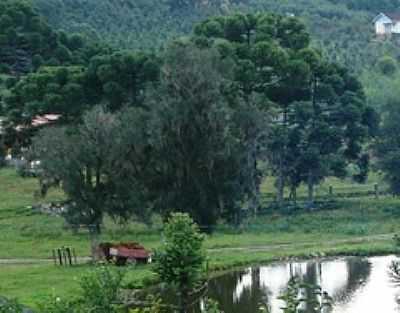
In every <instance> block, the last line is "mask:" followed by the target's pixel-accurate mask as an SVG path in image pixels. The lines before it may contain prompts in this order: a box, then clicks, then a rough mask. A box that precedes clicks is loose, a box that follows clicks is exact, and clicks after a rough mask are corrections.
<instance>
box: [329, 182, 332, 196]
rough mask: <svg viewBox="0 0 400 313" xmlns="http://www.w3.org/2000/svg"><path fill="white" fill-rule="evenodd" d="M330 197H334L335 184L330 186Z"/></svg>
mask: <svg viewBox="0 0 400 313" xmlns="http://www.w3.org/2000/svg"><path fill="white" fill-rule="evenodd" d="M329 197H333V186H332V185H330V186H329Z"/></svg>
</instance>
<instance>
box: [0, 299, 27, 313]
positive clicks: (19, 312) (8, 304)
mask: <svg viewBox="0 0 400 313" xmlns="http://www.w3.org/2000/svg"><path fill="white" fill-rule="evenodd" d="M23 312H24V308H23V307H22V305H21V304H20V303H18V302H17V301H16V300H5V299H1V298H0V313H23Z"/></svg>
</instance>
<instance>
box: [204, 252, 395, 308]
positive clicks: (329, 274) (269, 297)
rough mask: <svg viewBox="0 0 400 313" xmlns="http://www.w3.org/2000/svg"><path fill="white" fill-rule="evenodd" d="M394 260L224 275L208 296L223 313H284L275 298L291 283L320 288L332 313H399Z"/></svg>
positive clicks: (275, 267) (346, 260) (355, 260)
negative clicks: (263, 308) (266, 311)
mask: <svg viewBox="0 0 400 313" xmlns="http://www.w3.org/2000/svg"><path fill="white" fill-rule="evenodd" d="M395 259H396V258H395V257H376V258H355V257H353V258H341V259H335V260H320V261H305V262H293V263H287V264H275V265H270V266H265V267H264V266H263V267H257V268H247V269H244V270H241V271H236V272H232V273H229V274H226V275H223V276H221V277H219V278H217V279H214V280H212V281H211V282H210V286H209V293H208V295H209V297H211V298H212V299H215V300H217V301H218V302H219V303H220V307H221V309H223V310H224V312H227V313H255V312H258V308H259V306H260V303H265V304H268V306H269V307H270V309H271V313H282V310H281V308H282V307H284V303H283V302H282V301H281V300H279V299H278V297H279V296H280V295H281V294H282V293H283V292H284V291H285V288H286V287H287V284H288V282H289V280H290V279H291V278H292V277H297V278H298V279H299V280H300V281H302V282H304V283H307V284H313V285H319V286H321V287H322V290H324V291H327V292H328V293H329V295H330V296H331V297H332V298H333V311H332V312H333V313H369V312H371V313H376V312H384V313H394V312H400V310H399V305H398V303H397V299H398V290H399V288H398V287H396V286H395V285H394V284H393V282H391V277H390V273H389V267H390V265H391V263H392V261H393V260H395Z"/></svg>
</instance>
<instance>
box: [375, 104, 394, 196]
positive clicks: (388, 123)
mask: <svg viewBox="0 0 400 313" xmlns="http://www.w3.org/2000/svg"><path fill="white" fill-rule="evenodd" d="M399 119H400V108H399V105H398V101H397V100H396V101H395V102H394V103H391V105H390V106H389V107H388V108H387V110H386V111H385V113H384V114H383V118H382V127H381V132H380V136H379V137H378V139H377V141H376V143H375V145H374V147H375V154H376V157H377V158H378V160H377V165H378V167H379V168H380V169H381V170H382V171H383V173H384V179H385V180H386V181H387V183H388V184H389V187H390V190H391V192H392V193H393V194H394V195H399V194H400V175H399V168H400V167H399V166H400V163H399V162H400V140H399V135H398V134H399V131H400V125H399V122H398V121H399Z"/></svg>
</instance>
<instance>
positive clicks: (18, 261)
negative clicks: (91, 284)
mask: <svg viewBox="0 0 400 313" xmlns="http://www.w3.org/2000/svg"><path fill="white" fill-rule="evenodd" d="M394 235H395V234H394V233H391V234H380V235H372V236H363V237H354V238H351V239H339V240H331V241H324V242H315V241H304V242H296V243H277V244H269V245H257V246H239V247H221V248H211V249H208V250H207V251H208V252H209V253H213V254H214V253H220V252H224V251H227V252H229V251H243V252H251V251H258V252H263V251H273V250H277V249H293V248H298V247H303V248H307V247H312V246H316V245H318V246H321V245H324V246H335V245H338V244H359V243H366V242H371V241H385V240H390V239H391V238H393V236H394ZM90 260H91V258H90V257H89V256H88V257H79V258H78V259H77V261H78V263H86V262H89V261H90ZM51 263H54V260H53V259H51V258H48V259H40V258H9V259H1V258H0V265H38V264H51Z"/></svg>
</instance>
